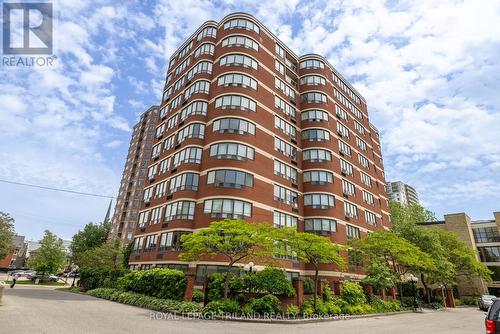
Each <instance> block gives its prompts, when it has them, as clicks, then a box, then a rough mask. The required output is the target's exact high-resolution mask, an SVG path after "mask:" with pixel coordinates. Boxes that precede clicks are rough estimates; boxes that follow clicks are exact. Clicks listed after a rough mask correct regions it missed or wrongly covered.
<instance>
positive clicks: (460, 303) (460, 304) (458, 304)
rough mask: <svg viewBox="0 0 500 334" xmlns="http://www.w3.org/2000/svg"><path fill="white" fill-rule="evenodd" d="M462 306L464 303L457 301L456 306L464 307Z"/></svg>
mask: <svg viewBox="0 0 500 334" xmlns="http://www.w3.org/2000/svg"><path fill="white" fill-rule="evenodd" d="M462 305H463V303H462V301H461V300H460V299H459V298H457V299H455V306H462Z"/></svg>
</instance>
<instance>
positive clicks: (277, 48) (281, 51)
mask: <svg viewBox="0 0 500 334" xmlns="http://www.w3.org/2000/svg"><path fill="white" fill-rule="evenodd" d="M275 51H276V53H277V54H278V55H279V56H280V57H281V58H285V50H284V49H283V48H282V47H281V46H280V45H279V44H278V43H276V47H275Z"/></svg>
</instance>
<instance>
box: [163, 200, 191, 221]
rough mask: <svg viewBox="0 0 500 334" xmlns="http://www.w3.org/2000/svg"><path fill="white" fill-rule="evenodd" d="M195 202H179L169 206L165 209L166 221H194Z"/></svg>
mask: <svg viewBox="0 0 500 334" xmlns="http://www.w3.org/2000/svg"><path fill="white" fill-rule="evenodd" d="M195 206H196V202H194V201H178V202H173V203H170V204H167V206H166V207H165V221H166V222H168V221H171V220H194V209H195Z"/></svg>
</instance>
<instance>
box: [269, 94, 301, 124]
mask: <svg viewBox="0 0 500 334" xmlns="http://www.w3.org/2000/svg"><path fill="white" fill-rule="evenodd" d="M274 106H275V107H276V108H278V109H280V110H281V111H283V112H284V113H285V115H287V116H289V117H290V118H291V119H295V114H296V113H297V111H296V109H295V108H294V107H292V106H291V105H290V104H288V103H286V102H285V101H283V100H282V99H281V98H279V97H278V96H275V97H274Z"/></svg>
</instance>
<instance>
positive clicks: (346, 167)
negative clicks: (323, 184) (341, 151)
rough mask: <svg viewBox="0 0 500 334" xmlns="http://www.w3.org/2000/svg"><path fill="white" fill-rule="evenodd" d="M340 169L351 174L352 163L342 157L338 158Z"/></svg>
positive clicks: (346, 173)
mask: <svg viewBox="0 0 500 334" xmlns="http://www.w3.org/2000/svg"><path fill="white" fill-rule="evenodd" d="M340 171H341V172H342V173H343V174H345V175H353V172H352V165H351V164H350V163H348V162H347V161H345V160H343V159H340Z"/></svg>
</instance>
